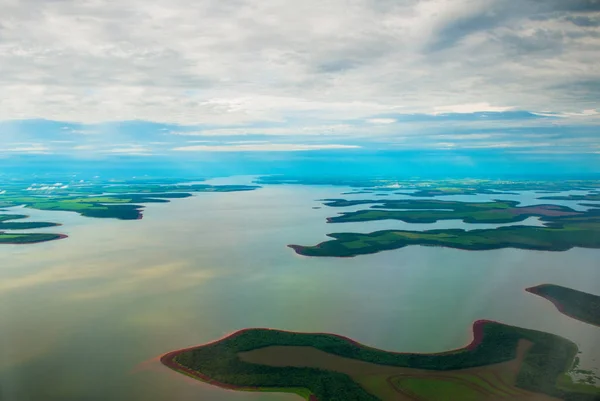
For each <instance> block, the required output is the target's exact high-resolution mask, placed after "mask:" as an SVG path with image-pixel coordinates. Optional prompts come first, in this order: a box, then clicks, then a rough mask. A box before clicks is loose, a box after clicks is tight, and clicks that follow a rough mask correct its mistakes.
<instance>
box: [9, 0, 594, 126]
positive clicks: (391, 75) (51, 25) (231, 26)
mask: <svg viewBox="0 0 600 401" xmlns="http://www.w3.org/2000/svg"><path fill="white" fill-rule="evenodd" d="M590 1H591V0H587V1H586V0H572V1H566V0H565V1H563V2H559V1H550V0H549V1H544V2H542V1H537V0H523V1H518V2H517V1H514V2H512V1H508V0H482V1H480V2H473V1H470V0H456V1H448V0H421V1H414V0H397V1H382V0H359V1H352V2H348V1H346V0H331V1H327V2H323V1H320V0H304V1H302V2H290V1H285V0H262V1H257V0H236V1H235V2H224V1H220V0H206V1H201V2H193V3H190V2H189V1H184V0H154V1H152V2H148V1H142V0H128V1H127V2H126V3H123V2H114V1H109V0H96V1H93V2H91V1H80V2H74V1H44V0H21V1H13V0H0V9H2V12H3V15H10V18H8V19H3V20H2V26H1V29H2V36H1V41H0V65H2V66H3V73H2V74H1V75H0V120H3V119H22V118H47V119H53V120H63V121H85V122H96V121H114V120H133V119H139V120H152V121H169V122H178V123H204V124H229V125H231V124H238V123H239V124H241V123H250V122H265V121H271V122H272V121H276V122H286V121H288V120H290V119H292V120H294V119H302V120H303V121H305V122H306V123H307V124H314V125H318V124H320V123H321V122H323V121H333V120H336V119H347V120H348V119H369V118H371V117H372V116H374V115H377V114H384V113H389V112H393V111H399V110H401V111H403V112H405V113H414V112H420V113H448V112H460V113H466V112H471V111H497V110H507V109H508V108H511V107H513V108H515V109H526V110H552V111H556V112H562V113H581V110H586V109H589V108H590V107H594V105H595V104H597V102H598V98H597V82H598V81H599V80H600V72H599V71H598V69H595V68H592V67H591V66H592V65H594V63H595V62H596V61H597V60H596V59H597V49H598V46H599V45H600V43H599V42H600V37H599V35H598V28H597V27H582V26H578V25H577V24H575V23H572V22H570V21H569V20H568V19H566V18H565V17H566V16H570V15H575V14H574V13H575V11H577V13H582V12H584V11H585V9H584V7H583V6H582V4H584V3H585V4H588V3H590ZM590 4H591V3H590ZM588 8H589V9H593V6H591V5H590V6H589V7H588ZM570 10H571V11H570ZM596 10H597V6H596ZM578 15H579V14H578ZM199 21H202V23H199ZM357 27H360V29H357ZM594 83H596V86H594ZM594 88H595V89H594ZM309 121H312V122H309ZM375 124H376V123H375ZM78 133H81V134H86V132H78Z"/></svg>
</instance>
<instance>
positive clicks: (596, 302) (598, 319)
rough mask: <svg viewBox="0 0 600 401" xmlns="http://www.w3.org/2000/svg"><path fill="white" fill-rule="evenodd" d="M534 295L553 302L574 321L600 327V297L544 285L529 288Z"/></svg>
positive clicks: (557, 286)
mask: <svg viewBox="0 0 600 401" xmlns="http://www.w3.org/2000/svg"><path fill="white" fill-rule="evenodd" d="M527 291H529V292H531V293H532V294H536V295H539V296H541V297H544V298H546V299H547V300H548V301H550V302H552V303H553V304H554V305H555V306H556V308H557V309H558V310H559V311H560V312H562V313H564V314H565V315H567V316H569V317H572V318H573V319H577V320H580V321H582V322H586V323H589V324H593V325H595V326H600V296H598V295H593V294H588V293H585V292H582V291H577V290H574V289H571V288H567V287H561V286H559V285H553V284H544V285H538V286H537V287H531V288H527Z"/></svg>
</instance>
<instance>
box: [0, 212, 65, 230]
mask: <svg viewBox="0 0 600 401" xmlns="http://www.w3.org/2000/svg"><path fill="white" fill-rule="evenodd" d="M27 217H29V216H26V215H24V214H0V230H29V229H33V228H45V227H56V226H59V225H60V224H57V223H47V222H35V221H28V222H16V223H15V222H12V221H11V220H21V219H25V218H27Z"/></svg>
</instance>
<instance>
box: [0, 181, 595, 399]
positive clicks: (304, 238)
mask: <svg viewBox="0 0 600 401" xmlns="http://www.w3.org/2000/svg"><path fill="white" fill-rule="evenodd" d="M345 190H347V189H340V188H331V187H308V186H272V187H266V188H263V189H261V190H258V191H254V192H243V193H211V194H198V195H197V196H195V197H193V198H189V199H182V200H176V201H174V202H172V203H169V204H155V205H150V206H148V207H147V210H146V211H145V215H144V219H143V220H138V221H115V220H102V219H87V218H82V217H80V216H77V215H75V214H70V213H61V212H37V211H29V210H28V211H27V213H29V214H31V215H32V216H34V217H36V216H44V217H48V216H50V217H52V218H53V219H52V220H50V221H60V222H63V223H64V224H65V226H64V227H61V232H65V233H67V234H68V235H69V236H70V237H69V238H68V239H66V240H61V241H55V242H49V243H43V244H37V245H30V246H10V245H4V246H0V400H2V401H58V400H60V401H75V400H76V401H81V400H94V401H95V400H98V401H100V400H102V401H108V400H110V401H125V400H127V401H131V400H144V401H159V400H161V401H164V400H182V401H188V400H190V401H191V400H194V401H198V400H215V401H220V400H248V401H254V400H293V399H297V398H296V397H295V396H291V395H282V394H252V393H239V392H232V391H225V390H221V389H218V388H215V387H211V386H208V385H205V384H202V383H198V382H194V381H191V380H189V379H187V378H185V377H184V376H182V375H178V374H176V373H174V372H171V371H169V370H168V369H166V368H164V367H162V366H161V365H160V364H159V363H157V362H156V357H157V356H159V355H160V354H162V353H165V352H167V351H171V350H174V349H179V348H183V347H187V346H191V345H195V344H201V343H205V342H208V341H212V340H215V339H218V338H220V337H222V336H223V335H226V334H228V333H230V332H232V331H235V330H238V329H242V328H247V327H273V328H279V329H286V330H298V331H316V332H334V333H338V334H342V335H345V336H349V337H352V338H354V339H356V340H357V341H360V342H363V343H366V344H368V345H371V346H375V347H380V348H384V349H390V350H398V351H400V350H402V351H414V352H434V351H443V350H446V349H448V348H456V347H461V346H463V345H465V344H466V343H468V342H469V341H470V338H471V337H470V325H471V323H472V322H473V321H474V320H476V319H492V320H498V321H501V322H504V323H508V324H514V325H519V326H523V327H528V328H533V329H539V330H545V331H550V332H554V333H556V334H559V335H563V336H565V337H567V338H570V339H572V340H573V341H575V342H576V343H577V344H578V345H579V346H580V347H581V349H582V351H583V355H582V366H583V367H588V368H590V367H591V368H594V367H595V368H600V329H597V328H594V327H592V326H589V325H585V324H583V323H581V322H577V321H574V320H572V319H569V318H567V317H566V316H563V315H561V314H559V313H558V312H557V311H556V310H555V309H554V307H553V306H552V305H551V304H550V303H548V302H547V301H545V300H543V299H542V298H539V297H536V296H534V295H531V294H528V293H526V292H525V291H524V288H525V287H528V286H534V285H537V284H542V283H554V284H560V285H564V286H568V287H572V288H575V289H578V290H582V291H587V292H592V293H596V294H600V267H599V266H598V262H597V260H598V259H599V258H598V256H599V255H600V251H597V250H584V249H574V250H571V251H568V252H561V253H551V252H533V251H518V250H510V249H507V250H498V251H487V252H466V251H458V250H452V249H442V248H429V247H408V248H404V249H400V250H397V251H391V252H383V253H380V254H376V255H369V256H362V257H357V258H352V259H335V258H334V259H330V258H306V257H300V256H298V255H296V254H294V253H293V252H292V251H291V250H290V249H289V248H287V247H286V245H287V244H290V243H295V244H304V245H307V244H315V243H317V242H320V241H322V240H324V239H325V238H326V237H325V233H327V232H332V231H351V230H352V229H358V227H359V226H358V225H331V224H329V225H328V224H326V223H325V217H327V216H330V215H331V214H333V213H336V212H338V211H341V210H337V209H329V208H323V209H318V210H315V209H312V207H313V206H318V202H315V200H316V199H320V198H327V197H339V194H340V193H341V192H344V191H345ZM362 196H365V195H362ZM532 223H533V224H535V222H532ZM443 224H445V225H448V224H451V225H453V226H457V227H459V226H461V224H462V223H458V222H444V223H443ZM390 225H395V226H401V225H403V223H400V222H391V223H390V222H381V224H380V225H378V226H375V225H373V226H369V230H370V229H371V227H375V228H376V227H386V228H387V227H390ZM431 227H434V226H433V225H427V227H422V228H431ZM363 230H364V227H363ZM39 231H43V230H39ZM46 231H47V230H46ZM298 399H299V398H298Z"/></svg>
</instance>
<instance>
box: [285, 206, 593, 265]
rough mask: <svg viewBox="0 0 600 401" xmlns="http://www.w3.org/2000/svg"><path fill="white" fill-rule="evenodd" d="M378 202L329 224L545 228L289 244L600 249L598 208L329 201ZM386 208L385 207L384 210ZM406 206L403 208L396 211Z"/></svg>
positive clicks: (303, 250) (356, 250)
mask: <svg viewBox="0 0 600 401" xmlns="http://www.w3.org/2000/svg"><path fill="white" fill-rule="evenodd" d="M360 204H376V205H375V206H373V207H371V208H370V209H367V210H359V211H356V212H349V213H342V214H340V215H338V216H334V217H330V218H328V220H327V221H328V222H330V223H344V222H361V221H372V220H386V219H395V220H402V221H405V222H408V223H434V222H436V221H439V220H451V219H452V220H454V219H458V220H462V221H464V222H466V223H474V224H477V223H490V224H493V223H513V222H520V221H523V220H525V219H526V218H528V217H532V216H535V217H539V218H540V220H541V221H543V222H544V226H542V227H535V226H524V225H518V226H505V227H497V228H491V229H474V230H464V229H436V230H425V231H416V230H415V231H412V230H383V231H376V232H373V233H369V234H362V233H332V234H328V236H329V237H331V238H333V240H329V241H325V242H322V243H320V244H318V245H315V246H301V245H290V247H291V248H292V249H294V250H295V251H296V253H298V254H300V255H305V256H336V257H352V256H357V255H365V254H372V253H377V252H381V251H385V250H392V249H399V248H403V247H405V246H409V245H425V246H442V247H448V248H455V249H463V250H473V251H477V250H492V249H502V248H518V249H530V250H540V251H566V250H569V249H571V248H574V247H581V248H595V249H598V248H600V235H598V233H599V232H600V210H598V209H590V210H587V211H576V210H573V209H571V208H569V207H566V206H559V205H531V206H517V205H518V202H513V201H494V202H481V203H477V202H452V201H439V200H387V201H381V200H355V201H352V200H350V201H348V200H344V199H330V200H327V201H326V203H325V205H327V206H332V207H344V206H354V205H360ZM384 208H385V209H384ZM394 209H402V210H394Z"/></svg>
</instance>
